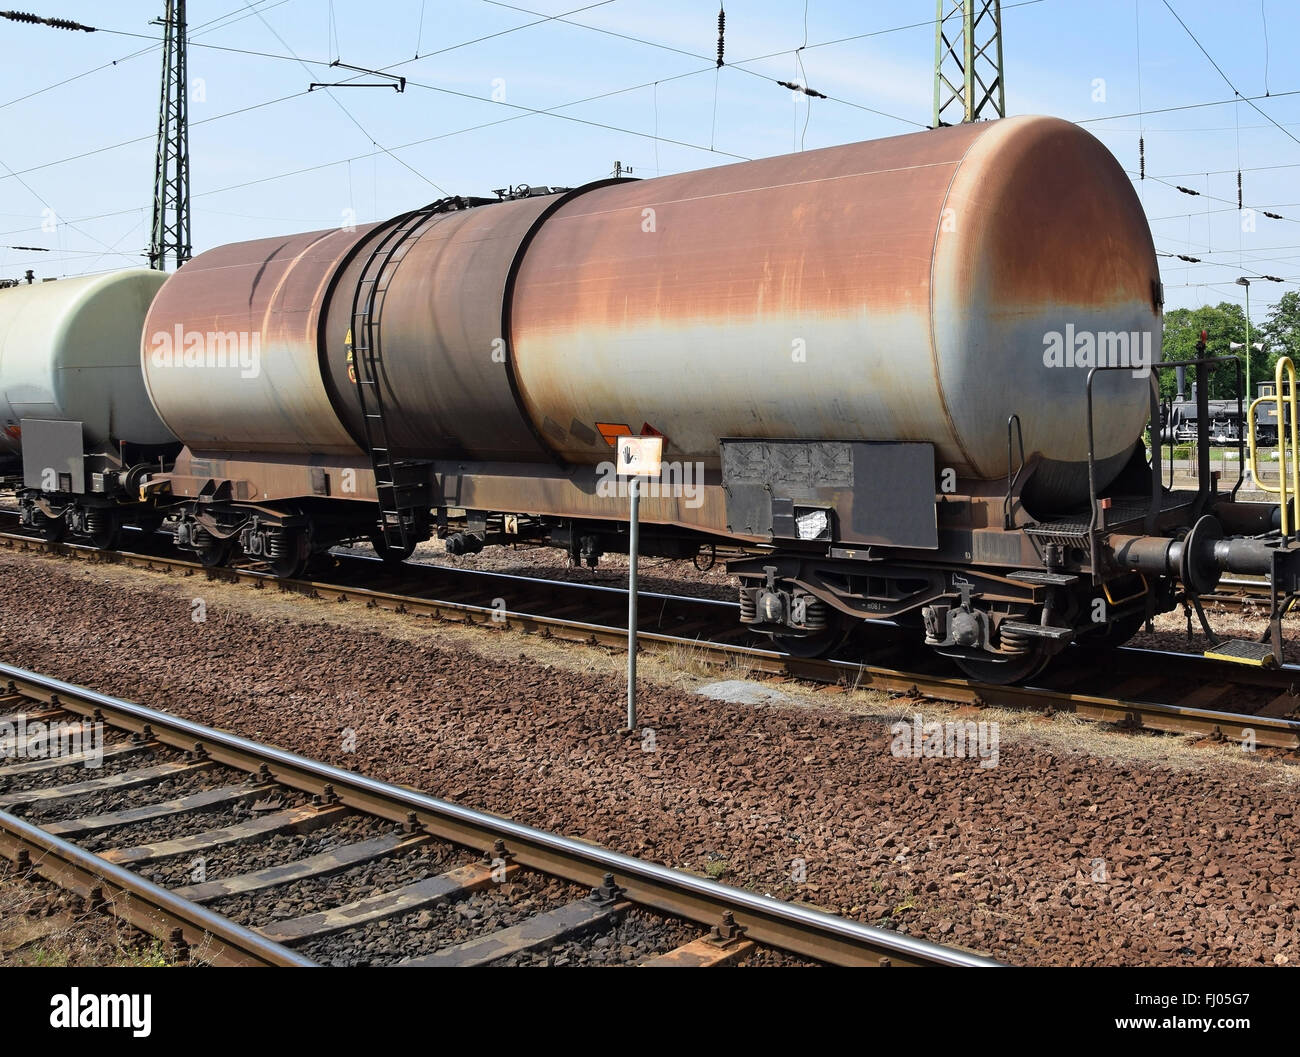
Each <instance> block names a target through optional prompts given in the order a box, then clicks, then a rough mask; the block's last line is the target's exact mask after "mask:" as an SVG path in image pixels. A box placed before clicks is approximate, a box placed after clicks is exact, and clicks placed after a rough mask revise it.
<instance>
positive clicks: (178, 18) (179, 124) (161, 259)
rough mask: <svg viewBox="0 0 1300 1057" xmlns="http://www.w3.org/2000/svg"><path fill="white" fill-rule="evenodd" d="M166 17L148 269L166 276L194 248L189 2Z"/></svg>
mask: <svg viewBox="0 0 1300 1057" xmlns="http://www.w3.org/2000/svg"><path fill="white" fill-rule="evenodd" d="M166 3H167V6H166V9H165V12H164V14H163V17H162V18H161V19H155V20H154V24H155V25H161V26H162V27H163V64H162V96H161V99H160V101H159V104H158V152H157V155H156V157H155V160H154V176H153V226H152V228H151V234H150V236H149V267H150V268H153V269H156V270H157V271H166V269H167V257H168V255H170V256H171V257H172V259H173V260H174V261H175V263H176V267H178V268H179V267H180V266H181V265H182V264H184V263H185V262H186V261H188V260H189V259H190V257H191V255H192V254H191V248H190V126H189V110H188V101H189V99H188V95H189V78H188V76H187V74H186V60H185V0H166Z"/></svg>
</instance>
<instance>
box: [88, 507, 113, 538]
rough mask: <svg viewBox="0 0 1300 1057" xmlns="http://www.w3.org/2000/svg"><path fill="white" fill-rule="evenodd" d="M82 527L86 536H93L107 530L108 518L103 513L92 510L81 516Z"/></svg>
mask: <svg viewBox="0 0 1300 1057" xmlns="http://www.w3.org/2000/svg"><path fill="white" fill-rule="evenodd" d="M82 525H83V526H84V531H85V533H86V535H87V536H94V535H96V534H97V533H100V532H104V531H106V530H107V529H108V516H107V515H106V514H105V512H104V511H102V510H96V509H93V508H92V509H90V510H87V511H86V512H85V513H84V514H83V515H82Z"/></svg>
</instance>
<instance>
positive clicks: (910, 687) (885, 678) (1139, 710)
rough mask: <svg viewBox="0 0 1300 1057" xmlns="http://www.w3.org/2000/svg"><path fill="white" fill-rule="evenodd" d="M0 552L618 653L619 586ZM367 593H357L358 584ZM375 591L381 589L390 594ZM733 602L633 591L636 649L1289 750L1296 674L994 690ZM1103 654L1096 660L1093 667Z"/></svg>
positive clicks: (371, 563) (1199, 664)
mask: <svg viewBox="0 0 1300 1057" xmlns="http://www.w3.org/2000/svg"><path fill="white" fill-rule="evenodd" d="M0 547H6V548H9V549H11V550H17V551H29V552H37V553H55V554H59V555H62V556H64V557H68V558H74V559H81V560H87V561H107V562H113V563H116V564H124V565H128V566H133V567H137V568H141V569H145V570H151V571H154V572H160V573H164V574H168V575H173V576H175V575H179V576H196V575H202V576H207V577H211V578H212V579H217V580H223V581H228V582H243V583H248V584H250V585H251V586H253V587H254V588H258V589H274V590H278V591H285V592H294V593H300V594H304V595H307V596H310V597H315V598H325V599H332V600H336V601H340V602H350V603H354V604H355V603H360V604H363V605H366V606H369V607H379V608H383V609H387V610H391V611H393V612H397V613H404V614H409V615H412V616H414V617H419V618H428V619H432V620H435V621H448V622H453V623H461V624H466V625H481V626H484V627H488V628H494V629H497V630H512V631H518V632H522V633H523V634H536V635H541V636H545V637H548V638H555V639H561V640H567V641H574V642H580V643H587V644H593V645H604V646H608V647H611V648H615V649H620V648H625V647H626V634H627V632H626V623H625V621H626V612H627V610H626V598H627V594H626V591H623V590H619V589H617V588H611V587H605V586H598V585H590V584H581V583H570V582H561V581H552V580H545V579H541V578H536V577H527V576H513V575H506V574H501V573H488V572H480V571H477V570H466V569H455V568H449V567H445V566H434V565H424V564H420V563H407V564H405V565H403V566H401V567H400V571H396V570H392V569H390V568H386V567H384V566H383V563H381V562H379V561H378V560H377V559H371V558H363V557H358V556H350V555H337V556H336V558H337V564H336V566H335V567H334V568H333V569H329V570H326V571H324V572H322V573H319V574H317V575H316V577H315V578H314V579H311V580H291V581H284V580H277V579H276V578H274V577H273V576H271V575H270V574H269V573H266V572H264V571H261V570H259V569H257V568H254V567H246V568H221V569H205V568H203V567H202V566H200V565H198V564H196V563H194V562H192V561H188V560H186V559H183V558H180V557H178V556H177V554H176V552H169V551H167V549H166V547H165V541H164V540H163V539H162V538H159V539H156V540H152V541H149V543H148V546H147V547H146V548H142V549H144V550H147V553H137V552H134V551H117V552H113V553H104V552H100V551H96V550H95V549H94V548H91V547H89V546H83V545H78V544H67V543H49V542H47V541H44V540H38V539H33V538H31V537H29V536H26V535H23V534H20V533H15V532H4V533H0ZM363 585H367V586H363ZM384 587H388V588H392V589H390V590H386V589H384ZM735 610H736V606H735V605H734V604H733V603H729V602H721V601H716V600H709V599H700V598H689V597H681V596H676V595H665V594H653V593H642V595H641V606H640V615H641V625H640V641H641V642H642V644H643V645H644V646H646V647H647V648H668V649H671V648H677V649H685V650H688V651H689V652H690V654H691V656H692V657H694V658H696V659H698V660H700V661H704V662H708V663H713V664H717V665H718V666H727V667H730V668H733V669H734V668H737V667H740V668H745V669H748V670H750V671H752V672H755V673H766V674H772V675H779V676H785V677H790V678H796V679H801V680H806V681H809V682H814V683H828V684H834V685H840V686H848V687H852V688H855V689H874V690H878V691H882V692H885V693H889V694H897V695H905V696H909V697H916V698H928V699H933V700H939V701H947V702H955V703H961V704H974V705H979V706H985V707H999V708H1012V709H1031V710H1037V711H1043V712H1048V713H1052V712H1064V713H1071V714H1074V715H1077V716H1079V717H1080V718H1084V719H1089V720H1095V721H1099V722H1104V723H1112V724H1117V725H1120V726H1123V727H1127V728H1132V729H1146V730H1153V731H1161V732H1167V733H1175V734H1194V735H1200V736H1204V737H1207V738H1210V739H1215V740H1220V739H1230V740H1233V741H1237V742H1240V743H1243V744H1249V745H1253V746H1257V747H1263V748H1271V749H1282V750H1295V749H1300V667H1296V666H1284V667H1282V668H1279V669H1273V670H1267V669H1256V668H1249V667H1244V666H1241V665H1235V664H1230V663H1226V662H1222V661H1215V660H1210V659H1207V658H1205V657H1201V656H1199V655H1196V654H1183V653H1177V652H1169V651H1157V650H1148V649H1134V648H1129V647H1124V648H1120V649H1117V650H1109V651H1105V652H1104V654H1102V653H1101V652H1100V651H1093V650H1085V649H1082V648H1077V649H1072V650H1070V651H1068V652H1067V654H1066V655H1065V656H1064V657H1063V658H1061V659H1060V660H1058V662H1057V663H1055V664H1054V665H1053V666H1052V667H1051V668H1049V669H1048V671H1047V672H1045V673H1043V674H1042V675H1041V676H1039V677H1037V678H1036V679H1035V681H1034V682H1033V683H1032V684H1031V685H1027V686H999V685H995V684H989V683H981V682H978V681H975V680H972V679H968V678H965V677H963V676H958V675H954V674H952V672H951V671H950V670H949V669H947V668H946V667H943V666H942V662H941V661H940V660H939V659H938V658H934V657H932V656H928V655H924V654H919V653H918V651H916V650H914V649H909V648H908V647H907V646H906V645H905V644H904V642H903V641H902V637H901V636H900V634H899V632H898V630H897V629H894V628H892V627H890V626H888V625H883V624H882V625H876V626H873V628H872V642H871V644H870V646H869V647H868V648H865V649H862V650H859V651H858V652H857V654H856V655H855V656H853V658H852V659H824V658H817V659H807V658H798V657H792V656H789V655H787V654H783V653H779V652H776V651H773V650H771V649H769V648H764V647H763V646H760V645H757V644H756V642H755V640H754V637H753V636H751V635H749V633H748V632H746V631H745V630H744V628H743V627H741V626H739V625H738V623H737V621H736V613H735ZM1100 656H1104V658H1105V663H1103V664H1099V663H1098V659H1099V657H1100Z"/></svg>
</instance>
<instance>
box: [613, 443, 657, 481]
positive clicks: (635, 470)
mask: <svg viewBox="0 0 1300 1057" xmlns="http://www.w3.org/2000/svg"><path fill="white" fill-rule="evenodd" d="M663 460H664V439H663V437H619V438H618V472H619V473H620V474H625V475H627V476H629V477H658V476H659V474H660V472H661V471H662V469H663Z"/></svg>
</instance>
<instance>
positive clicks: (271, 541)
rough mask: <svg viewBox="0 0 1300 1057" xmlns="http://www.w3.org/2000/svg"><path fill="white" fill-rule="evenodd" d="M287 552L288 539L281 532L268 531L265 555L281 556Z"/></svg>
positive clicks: (269, 556) (271, 556)
mask: <svg viewBox="0 0 1300 1057" xmlns="http://www.w3.org/2000/svg"><path fill="white" fill-rule="evenodd" d="M288 552H289V540H288V537H287V536H286V535H285V534H284V533H283V532H268V533H267V534H266V556H267V557H268V558H282V557H284V556H285V555H286V554H288Z"/></svg>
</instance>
